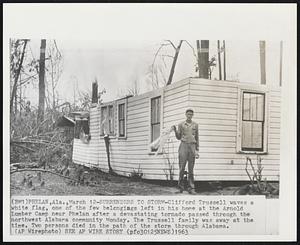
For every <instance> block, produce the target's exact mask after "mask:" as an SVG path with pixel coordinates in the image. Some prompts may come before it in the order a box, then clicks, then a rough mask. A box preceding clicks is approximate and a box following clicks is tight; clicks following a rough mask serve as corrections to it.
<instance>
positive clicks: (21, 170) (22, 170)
mask: <svg viewBox="0 0 300 245" xmlns="http://www.w3.org/2000/svg"><path fill="white" fill-rule="evenodd" d="M24 171H35V172H44V173H49V174H54V175H56V176H59V177H62V178H65V179H68V180H72V181H74V182H78V180H77V179H74V178H71V177H68V176H64V175H61V174H59V173H56V172H53V171H50V170H46V169H25V168H24V169H17V170H13V171H11V172H10V174H14V173H17V172H24ZM89 186H91V185H89ZM93 186H95V187H103V186H100V185H96V184H93ZM103 192H105V194H107V195H111V196H113V195H114V194H113V193H111V192H108V191H104V190H103Z"/></svg>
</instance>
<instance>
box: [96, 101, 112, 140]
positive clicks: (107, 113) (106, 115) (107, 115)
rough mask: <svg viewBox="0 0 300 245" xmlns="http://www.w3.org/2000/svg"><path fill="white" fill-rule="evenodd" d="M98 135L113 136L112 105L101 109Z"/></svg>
mask: <svg viewBox="0 0 300 245" xmlns="http://www.w3.org/2000/svg"><path fill="white" fill-rule="evenodd" d="M100 128H101V130H100V135H105V134H108V135H114V132H115V130H114V107H113V106H112V105H109V106H103V107H101V127H100Z"/></svg>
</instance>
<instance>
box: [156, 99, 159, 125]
mask: <svg viewBox="0 0 300 245" xmlns="http://www.w3.org/2000/svg"><path fill="white" fill-rule="evenodd" d="M156 111H157V115H156V122H160V97H159V98H157V110H156Z"/></svg>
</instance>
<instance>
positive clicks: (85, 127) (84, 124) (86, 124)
mask: <svg viewBox="0 0 300 245" xmlns="http://www.w3.org/2000/svg"><path fill="white" fill-rule="evenodd" d="M81 127H82V128H83V131H84V133H85V134H89V133H90V127H89V121H88V120H83V121H82V126H81Z"/></svg>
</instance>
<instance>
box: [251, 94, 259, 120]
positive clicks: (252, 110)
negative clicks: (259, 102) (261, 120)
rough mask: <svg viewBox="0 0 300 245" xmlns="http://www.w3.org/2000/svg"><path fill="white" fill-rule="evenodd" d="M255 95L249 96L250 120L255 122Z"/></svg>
mask: <svg viewBox="0 0 300 245" xmlns="http://www.w3.org/2000/svg"><path fill="white" fill-rule="evenodd" d="M256 96H257V95H256V94H250V120H256V111H257V110H256V98H257V97H256Z"/></svg>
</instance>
